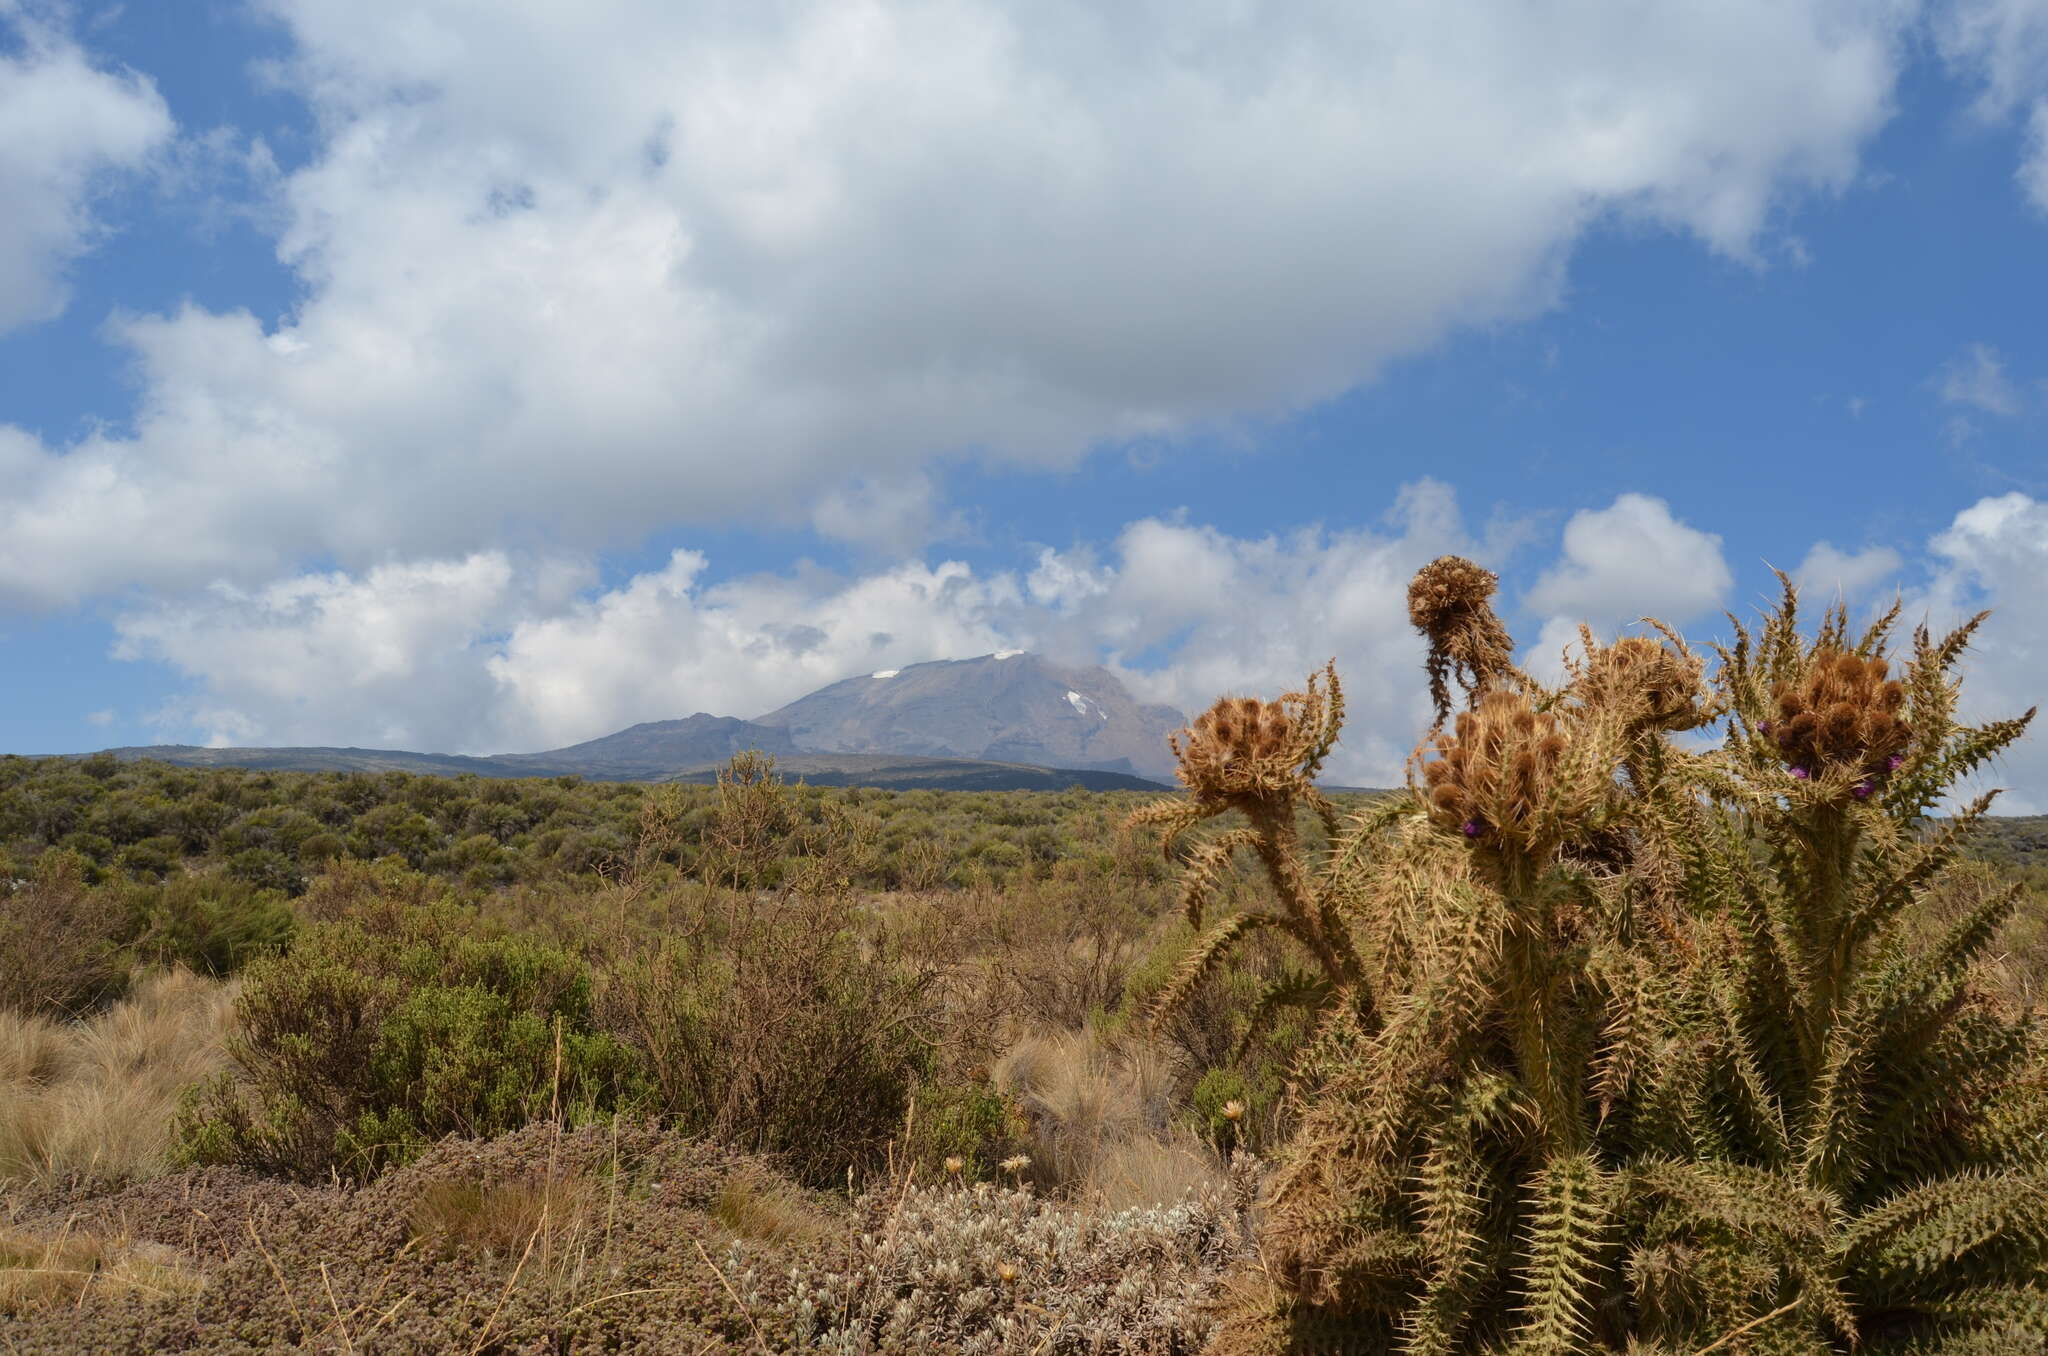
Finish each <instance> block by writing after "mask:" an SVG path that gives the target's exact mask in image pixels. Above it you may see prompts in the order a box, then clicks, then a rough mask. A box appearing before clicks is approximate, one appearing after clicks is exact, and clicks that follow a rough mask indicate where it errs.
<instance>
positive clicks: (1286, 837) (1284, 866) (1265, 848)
mask: <svg viewBox="0 0 2048 1356" xmlns="http://www.w3.org/2000/svg"><path fill="white" fill-rule="evenodd" d="M1248 814H1249V816H1250V818H1251V820H1252V827H1253V829H1254V830H1255V831H1256V832H1257V835H1258V838H1257V843H1256V848H1255V850H1256V851H1257V852H1258V855H1259V861H1260V863H1261V864H1263V865H1264V866H1265V868H1266V875H1267V877H1268V878H1269V879H1270V880H1271V881H1272V882H1273V890H1274V892H1275V893H1276V894H1278V895H1279V896H1280V902H1281V904H1282V905H1283V906H1284V907H1285V908H1286V910H1287V912H1288V914H1289V915H1290V916H1291V917H1292V918H1293V919H1294V920H1295V922H1297V923H1298V924H1300V925H1301V929H1302V932H1301V935H1302V937H1303V939H1304V940H1305V941H1307V943H1308V945H1309V948H1310V949H1311V950H1312V951H1314V952H1315V956H1316V960H1317V961H1318V962H1319V963H1320V964H1321V965H1322V967H1323V973H1324V975H1325V976H1326V977H1327V978H1328V979H1329V981H1330V985H1331V987H1332V988H1346V987H1349V986H1351V985H1353V984H1356V983H1357V982H1358V977H1359V965H1358V957H1357V955H1356V954H1355V953H1354V952H1353V951H1352V948H1351V940H1350V938H1348V937H1346V936H1344V935H1343V930H1342V929H1341V928H1327V927H1325V926H1324V925H1323V923H1324V920H1323V919H1322V917H1321V916H1320V914H1319V913H1318V911H1317V910H1316V908H1315V906H1314V904H1313V902H1312V901H1313V899H1314V890H1313V888H1312V887H1311V886H1310V885H1309V883H1308V880H1307V879H1306V877H1305V876H1304V875H1303V873H1302V868H1301V833H1300V831H1299V830H1298V829H1296V828H1295V826H1294V818H1293V805H1292V803H1291V802H1289V803H1287V804H1285V805H1284V806H1283V807H1281V808H1275V807H1272V806H1268V805H1257V806H1253V807H1250V808H1249V809H1248Z"/></svg>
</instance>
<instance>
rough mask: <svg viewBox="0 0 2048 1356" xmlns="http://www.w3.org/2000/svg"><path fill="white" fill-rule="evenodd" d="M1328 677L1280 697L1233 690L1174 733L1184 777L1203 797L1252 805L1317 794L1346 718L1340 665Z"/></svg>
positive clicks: (1268, 805) (1179, 773)
mask: <svg viewBox="0 0 2048 1356" xmlns="http://www.w3.org/2000/svg"><path fill="white" fill-rule="evenodd" d="M1320 679H1321V681H1318V676H1316V675H1311V676H1310V678H1309V682H1308V686H1307V688H1306V689H1304V690H1303V691H1301V692H1289V693H1287V694H1286V695H1284V696H1282V697H1281V698H1280V700H1279V701H1276V702H1269V701H1261V700H1260V699H1259V698H1257V697H1225V698H1223V699H1222V700H1220V701H1218V702H1217V703H1216V704H1215V705H1214V706H1212V707H1210V708H1209V709H1208V710H1207V711H1204V712H1203V713H1202V714H1201V715H1199V716H1197V717H1196V718H1195V723H1194V724H1193V725H1192V726H1190V727H1189V728H1187V729H1186V730H1182V731H1179V732H1178V733H1176V734H1174V735H1173V736H1172V737H1171V742H1172V745H1173V752H1174V757H1175V758H1176V759H1177V760H1178V762H1179V766H1178V768H1177V769H1176V775H1177V776H1178V777H1179V778H1180V780H1181V784H1182V785H1184V786H1186V787H1187V788H1188V790H1189V791H1191V792H1193V793H1194V795H1195V797H1196V799H1197V800H1199V801H1204V802H1208V803H1210V804H1211V805H1218V804H1221V805H1229V806H1237V807H1239V808H1242V809H1247V810H1260V809H1271V808H1274V807H1276V806H1277V805H1279V804H1281V803H1284V802H1285V801H1287V800H1290V799H1292V798H1293V797H1295V796H1305V795H1312V794H1313V791H1314V787H1313V780H1314V777H1315V774H1316V773H1317V772H1318V771H1319V770H1320V768H1321V765H1322V760H1323V758H1324V757H1325V756H1326V755H1327V754H1328V753H1329V750H1330V746H1331V745H1332V744H1334V743H1335V742H1336V736H1337V729H1338V726H1339V725H1340V724H1341V722H1342V719H1343V697H1342V692H1341V690H1340V689H1339V687H1338V685H1337V675H1336V670H1335V668H1334V667H1328V668H1325V669H1324V671H1323V673H1322V675H1320Z"/></svg>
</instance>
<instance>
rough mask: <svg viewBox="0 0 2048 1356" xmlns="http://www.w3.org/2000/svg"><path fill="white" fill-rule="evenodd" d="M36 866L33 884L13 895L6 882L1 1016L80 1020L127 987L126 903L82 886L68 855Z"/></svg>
mask: <svg viewBox="0 0 2048 1356" xmlns="http://www.w3.org/2000/svg"><path fill="white" fill-rule="evenodd" d="M38 866H39V868H40V869H39V870H38V871H37V873H36V877H35V879H33V880H31V881H29V882H28V883H27V884H25V885H19V886H16V887H15V888H14V889H12V890H11V891H10V890H7V889H6V888H5V883H4V882H0V1011H8V1012H25V1013H33V1014H37V1015H41V1016H47V1017H63V1016H69V1015H73V1014H77V1013H82V1012H85V1011H87V1010H88V1009H90V1008H92V1007H94V1006H95V1005H97V1004H99V1003H102V1002H104V1001H106V1000H107V999H109V998H111V997H113V996H115V995H116V994H118V993H120V991H121V989H122V986H123V985H124V984H125V983H126V981H127V967H126V965H125V964H124V962H123V960H122V958H121V953H120V946H119V943H118V941H117V937H118V934H119V933H120V931H121V924H122V918H121V906H120V901H119V900H118V899H117V898H116V896H115V895H114V893H113V892H112V891H110V890H96V889H93V888H92V887H90V886H88V885H87V884H86V883H85V882H84V881H83V880H81V879H80V878H79V875H78V872H77V870H76V869H75V864H73V863H72V862H71V861H70V860H69V858H68V854H65V853H52V854H49V855H47V856H46V857H45V859H44V861H43V862H42V863H38Z"/></svg>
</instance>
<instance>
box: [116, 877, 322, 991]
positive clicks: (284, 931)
mask: <svg viewBox="0 0 2048 1356" xmlns="http://www.w3.org/2000/svg"><path fill="white" fill-rule="evenodd" d="M120 896H121V898H122V901H123V904H124V906H125V908H126V910H127V913H128V919H127V923H126V931H127V934H128V935H129V936H130V937H131V938H132V939H133V940H132V941H131V942H130V943H129V946H130V949H131V950H132V952H133V953H134V955H135V957H136V958H137V959H138V960H139V961H141V962H143V963H145V964H150V965H181V966H184V967H185V968H186V969H188V970H195V971H197V972H199V973H200V974H205V975H217V976H227V975H231V974H234V973H235V972H236V971H238V970H240V969H241V968H242V967H243V966H245V965H247V964H248V963H249V962H250V961H252V960H254V959H255V958H256V957H258V956H261V955H266V954H268V953H270V952H273V951H279V950H282V949H284V948H285V947H287V946H289V945H291V940H292V936H293V934H294V933H295V931H296V930H297V925H298V920H297V919H296V918H295V917H294V916H293V914H292V910H291V906H290V905H289V904H287V903H286V902H285V897H284V894H283V893H282V892H281V891H279V890H276V889H271V888H266V887H264V886H262V885H260V884H255V883H252V882H250V881H248V880H246V879H243V878H241V877H239V876H237V875H234V874H228V875H182V876H173V877H171V878H170V879H168V880H165V881H163V882H162V883H160V884H130V885H127V886H125V887H121V889H120Z"/></svg>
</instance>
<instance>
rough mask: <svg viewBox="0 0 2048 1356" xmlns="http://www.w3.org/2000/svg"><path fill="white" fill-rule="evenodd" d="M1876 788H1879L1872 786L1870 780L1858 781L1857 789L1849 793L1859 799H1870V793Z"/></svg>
mask: <svg viewBox="0 0 2048 1356" xmlns="http://www.w3.org/2000/svg"><path fill="white" fill-rule="evenodd" d="M1876 789H1877V788H1876V787H1874V786H1872V785H1871V784H1870V783H1869V782H1858V783H1856V787H1855V789H1854V790H1853V791H1851V792H1850V793H1849V794H1850V795H1853V796H1854V797H1856V799H1858V800H1869V799H1870V793H1871V792H1872V791H1875V790H1876Z"/></svg>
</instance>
